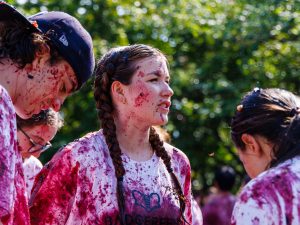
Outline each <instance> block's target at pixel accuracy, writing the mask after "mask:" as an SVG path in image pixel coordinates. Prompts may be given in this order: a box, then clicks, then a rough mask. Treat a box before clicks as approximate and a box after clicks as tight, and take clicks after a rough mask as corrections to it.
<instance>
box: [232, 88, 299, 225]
mask: <svg viewBox="0 0 300 225" xmlns="http://www.w3.org/2000/svg"><path fill="white" fill-rule="evenodd" d="M299 107H300V102H299V98H298V97H297V96H295V95H293V94H292V93H291V92H288V91H285V90H282V89H259V88H255V89H254V90H253V91H252V92H250V93H248V94H247V95H246V96H245V97H244V98H243V100H242V102H241V103H240V105H238V107H237V111H236V113H235V115H234V117H233V119H232V122H231V137H232V140H233V142H234V144H235V145H236V147H237V149H238V154H239V157H240V159H241V161H242V163H243V164H244V167H245V169H246V171H247V173H248V175H249V176H250V177H251V178H253V179H252V180H251V181H250V182H249V183H248V184H247V185H246V186H245V187H244V188H243V190H242V192H241V193H240V195H239V199H238V201H237V203H236V205H235V207H234V211H233V217H232V221H231V224H233V225H242V224H243V225H244V224H257V225H260V224H262V225H297V224H299V221H300V194H299V193H300V115H299V112H300V111H299Z"/></svg>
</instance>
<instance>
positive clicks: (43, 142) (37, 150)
mask: <svg viewBox="0 0 300 225" xmlns="http://www.w3.org/2000/svg"><path fill="white" fill-rule="evenodd" d="M63 123H64V121H63V119H62V117H61V116H60V114H59V112H55V111H54V110H53V109H48V110H44V111H41V112H40V113H39V114H36V115H33V116H32V117H31V118H29V119H27V120H24V119H21V118H20V117H18V116H17V129H18V144H19V149H20V152H21V155H22V158H23V170H24V178H25V184H26V191H27V196H28V197H29V196H30V194H31V189H32V186H33V182H34V178H35V176H36V175H37V174H38V173H39V172H40V171H41V169H42V168H43V165H42V163H41V162H40V161H39V160H38V157H39V156H40V154H41V153H43V152H45V151H46V150H47V149H49V148H50V147H51V146H52V145H51V143H50V141H51V140H52V139H53V138H54V136H55V135H56V133H57V131H58V130H59V129H60V128H61V127H62V126H63Z"/></svg>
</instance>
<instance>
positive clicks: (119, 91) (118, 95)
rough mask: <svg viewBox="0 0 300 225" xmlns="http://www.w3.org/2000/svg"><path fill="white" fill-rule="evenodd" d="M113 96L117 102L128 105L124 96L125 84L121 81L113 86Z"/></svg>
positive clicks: (115, 82)
mask: <svg viewBox="0 0 300 225" xmlns="http://www.w3.org/2000/svg"><path fill="white" fill-rule="evenodd" d="M111 94H112V96H113V97H114V99H115V100H116V101H118V102H121V103H123V104H126V102H127V101H126V98H125V95H124V89H123V84H122V83H121V82H120V81H114V82H113V83H112V84H111Z"/></svg>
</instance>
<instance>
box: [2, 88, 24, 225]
mask: <svg viewBox="0 0 300 225" xmlns="http://www.w3.org/2000/svg"><path fill="white" fill-rule="evenodd" d="M0 221H1V222H2V223H3V224H5V225H7V224H8V225H12V224H13V225H17V224H22V225H27V224H29V212H28V207H27V196H26V194H25V182H24V176H23V168H22V157H21V154H20V152H19V149H18V144H17V126H16V113H15V109H14V106H13V104H12V101H11V98H10V96H9V95H8V93H7V91H6V90H5V89H4V88H3V87H2V86H1V85H0Z"/></svg>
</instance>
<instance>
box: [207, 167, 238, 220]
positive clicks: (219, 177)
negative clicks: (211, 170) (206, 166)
mask: <svg viewBox="0 0 300 225" xmlns="http://www.w3.org/2000/svg"><path fill="white" fill-rule="evenodd" d="M235 177H236V174H235V171H234V170H233V168H232V167H230V166H222V167H220V168H218V169H217V170H216V171H215V176H214V182H215V183H214V186H215V188H216V193H215V194H212V195H211V196H210V197H209V198H208V200H207V203H206V204H205V205H204V207H203V224H204V225H230V220H231V215H232V210H233V207H234V204H235V201H236V197H235V196H234V195H233V194H232V193H231V191H232V189H233V186H234V183H235Z"/></svg>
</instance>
